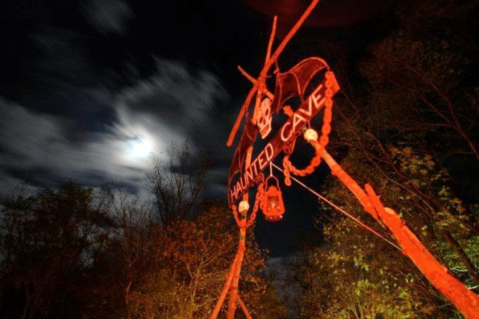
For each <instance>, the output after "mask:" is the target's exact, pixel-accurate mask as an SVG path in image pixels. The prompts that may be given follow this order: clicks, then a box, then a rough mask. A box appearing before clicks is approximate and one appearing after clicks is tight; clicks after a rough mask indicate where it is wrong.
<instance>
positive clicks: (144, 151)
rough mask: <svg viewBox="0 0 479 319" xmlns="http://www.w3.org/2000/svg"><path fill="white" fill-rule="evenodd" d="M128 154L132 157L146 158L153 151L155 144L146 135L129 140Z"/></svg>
mask: <svg viewBox="0 0 479 319" xmlns="http://www.w3.org/2000/svg"><path fill="white" fill-rule="evenodd" d="M128 144H129V147H128V155H129V156H130V157H131V158H132V159H145V158H147V157H148V156H150V155H151V154H152V153H153V149H154V144H153V142H152V141H151V140H149V139H147V138H144V137H135V138H133V139H131V140H129V143H128Z"/></svg>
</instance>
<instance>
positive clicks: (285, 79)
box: [271, 57, 329, 114]
mask: <svg viewBox="0 0 479 319" xmlns="http://www.w3.org/2000/svg"><path fill="white" fill-rule="evenodd" d="M325 68H327V69H329V66H328V64H327V63H326V62H325V61H324V60H323V59H320V58H317V57H311V58H307V59H304V60H303V61H301V62H299V63H298V64H296V65H295V66H294V67H293V68H291V70H289V71H287V72H285V73H279V74H278V75H277V76H276V87H275V90H274V99H273V102H272V104H271V110H272V111H273V112H275V113H276V114H277V113H279V111H280V110H281V107H282V106H283V104H284V102H285V101H286V100H288V99H290V98H292V97H299V98H301V99H304V92H305V90H306V88H307V87H308V85H309V82H311V80H312V79H313V77H314V76H315V75H316V74H317V73H318V72H320V71H322V70H323V69H325Z"/></svg>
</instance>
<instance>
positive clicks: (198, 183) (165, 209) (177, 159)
mask: <svg viewBox="0 0 479 319" xmlns="http://www.w3.org/2000/svg"><path fill="white" fill-rule="evenodd" d="M166 155H167V156H166V159H162V158H160V157H158V156H156V157H155V158H154V168H153V172H152V173H151V174H150V175H148V181H149V186H150V187H151V190H152V191H153V194H154V195H155V200H156V206H157V209H158V212H159V215H160V220H161V223H162V224H163V225H164V226H168V225H170V224H171V223H173V222H174V221H177V220H180V219H183V218H185V217H186V216H187V215H188V213H189V212H190V211H191V210H192V209H193V208H194V207H195V206H196V205H197V204H198V202H199V199H200V193H201V191H202V190H203V189H204V188H205V187H206V171H207V166H208V165H207V163H208V161H207V159H206V157H205V156H204V155H201V154H200V153H199V152H197V151H195V150H193V149H192V147H191V146H190V143H189V142H188V141H186V142H185V143H184V144H183V145H182V146H181V147H179V146H178V145H177V144H176V143H174V142H172V143H171V145H170V147H169V148H168V150H167V154H166Z"/></svg>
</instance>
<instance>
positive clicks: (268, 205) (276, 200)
mask: <svg viewBox="0 0 479 319" xmlns="http://www.w3.org/2000/svg"><path fill="white" fill-rule="evenodd" d="M270 179H271V180H274V181H275V184H276V185H270V186H268V181H269V180H270ZM265 186H266V187H267V190H266V192H265V193H264V197H263V200H262V202H261V210H262V211H263V214H264V217H265V218H266V220H267V221H270V222H277V221H280V220H281V219H283V214H284V211H285V209H284V202H283V194H282V193H281V190H280V188H279V182H278V179H277V178H276V177H274V176H273V175H271V176H269V177H268V178H267V179H266V181H265Z"/></svg>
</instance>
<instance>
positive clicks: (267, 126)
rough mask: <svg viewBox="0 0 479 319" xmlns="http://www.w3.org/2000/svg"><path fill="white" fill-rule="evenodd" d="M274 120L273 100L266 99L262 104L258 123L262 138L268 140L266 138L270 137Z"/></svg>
mask: <svg viewBox="0 0 479 319" xmlns="http://www.w3.org/2000/svg"><path fill="white" fill-rule="evenodd" d="M272 119H273V114H272V113H271V100H270V99H269V98H265V99H264V100H263V102H261V106H260V108H259V113H258V121H257V123H258V128H259V133H260V134H261V138H263V139H264V138H266V136H268V134H269V133H270V132H271V121H272Z"/></svg>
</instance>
